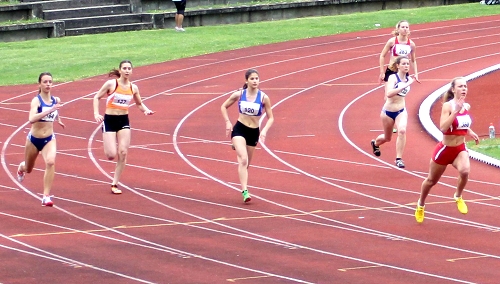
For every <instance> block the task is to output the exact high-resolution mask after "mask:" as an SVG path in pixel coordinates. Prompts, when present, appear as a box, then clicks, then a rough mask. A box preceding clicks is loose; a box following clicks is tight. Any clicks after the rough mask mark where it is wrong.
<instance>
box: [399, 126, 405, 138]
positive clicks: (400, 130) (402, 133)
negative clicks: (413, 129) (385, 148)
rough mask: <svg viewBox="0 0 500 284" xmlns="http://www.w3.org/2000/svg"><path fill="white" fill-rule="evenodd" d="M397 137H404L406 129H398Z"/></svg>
mask: <svg viewBox="0 0 500 284" xmlns="http://www.w3.org/2000/svg"><path fill="white" fill-rule="evenodd" d="M398 135H399V136H402V135H406V127H402V128H398Z"/></svg>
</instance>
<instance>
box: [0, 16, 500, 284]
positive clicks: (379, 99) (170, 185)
mask: <svg viewBox="0 0 500 284" xmlns="http://www.w3.org/2000/svg"><path fill="white" fill-rule="evenodd" d="M499 22H500V16H495V17H484V18H475V19H469V20H460V21H447V22H440V23H431V24H423V25H412V38H413V39H414V41H415V42H416V43H417V46H418V49H417V56H418V67H419V70H420V79H421V81H422V84H417V85H414V86H412V91H411V94H410V95H409V96H408V97H407V108H408V112H409V125H408V134H407V135H408V136H407V137H408V141H407V146H406V151H405V157H404V159H405V162H406V165H407V168H406V169H404V170H400V169H397V168H395V167H394V166H393V160H394V156H395V144H394V142H390V143H389V144H387V145H383V146H382V149H381V150H382V156H381V157H380V158H377V157H374V156H373V155H372V154H371V149H370V144H369V142H370V140H371V139H373V138H374V137H375V136H376V135H378V134H379V133H380V131H381V127H382V126H381V121H380V119H379V112H380V109H381V107H382V105H383V91H382V89H381V88H380V86H378V85H377V83H376V80H377V76H378V65H377V62H378V55H379V53H380V50H381V49H382V47H383V45H384V43H385V42H386V41H387V39H388V38H389V36H390V29H380V30H373V31H365V32H359V33H352V34H343V35H334V36H327V37H320V38H313V39H307V40H299V41H292V42H286V43H280V44H272V45H265V46H259V47H253V48H249V49H241V50H234V51H228V52H222V53H216V54H209V55H205V56H200V57H193V58H187V59H182V60H177V61H172V62H167V63H162V64H156V65H151V66H146V67H141V68H135V69H134V79H135V83H137V84H138V85H139V87H140V89H141V94H142V95H143V97H144V98H145V99H146V102H147V105H148V106H149V107H150V108H151V109H153V110H155V111H156V113H155V115H154V116H151V117H145V116H142V114H141V113H140V112H139V111H137V110H136V109H135V108H133V109H132V110H131V114H130V116H131V123H132V127H133V134H132V136H133V138H132V147H131V150H130V155H129V160H128V166H127V168H126V170H125V173H124V176H123V178H122V188H123V189H124V190H125V192H124V194H122V195H120V196H115V195H112V194H111V193H110V192H109V183H110V177H111V175H112V171H113V168H114V163H112V162H108V161H107V160H106V159H105V157H104V154H103V150H102V141H101V135H100V132H99V127H98V125H97V124H95V122H94V121H93V115H92V107H91V100H90V98H91V97H92V96H93V92H95V91H97V90H98V89H99V87H100V86H101V85H102V83H103V82H104V80H106V77H105V76H98V77H95V78H89V79H85V80H81V81H77V82H71V83H67V84H61V85H59V86H57V87H55V88H54V90H53V94H54V95H57V96H61V97H62V98H63V100H64V101H65V102H66V104H65V106H64V107H63V109H62V110H61V112H62V116H63V119H64V120H65V123H66V126H67V127H66V129H64V130H60V129H58V126H57V125H56V126H55V127H56V131H57V141H58V157H57V165H56V167H57V174H56V179H55V182H54V188H53V190H52V193H53V194H54V195H55V198H54V200H55V205H56V206H55V207H54V208H45V207H41V206H40V199H39V198H40V193H41V192H42V188H41V186H42V176H43V169H44V165H43V163H42V159H41V158H39V160H38V161H37V165H36V168H35V171H34V172H33V173H31V174H30V175H28V176H27V178H26V179H25V181H24V182H23V183H22V184H19V183H18V182H17V181H16V180H15V178H14V174H15V171H16V166H17V164H18V163H19V162H20V161H21V160H22V158H23V150H24V149H23V145H24V140H25V136H26V133H27V125H26V124H25V122H26V120H27V116H28V115H27V110H28V108H29V106H28V105H29V101H30V99H31V98H32V97H33V96H34V95H35V93H34V91H35V90H36V86H34V85H32V86H16V87H2V88H0V108H1V110H2V114H3V115H2V117H3V119H2V121H1V122H0V132H1V137H2V139H1V143H2V144H1V146H2V152H1V161H2V165H3V169H4V171H2V172H1V173H0V175H1V183H0V192H1V200H2V208H1V209H0V222H1V230H0V237H1V238H0V267H1V268H0V283H39V282H41V281H45V282H51V283H68V282H70V283H89V282H91V281H94V282H96V283H136V282H139V283H141V282H142V283H226V282H236V283H294V282H296V283H417V282H422V283H446V282H459V283H496V282H497V281H498V280H497V279H499V278H500V271H499V270H498V267H499V266H500V246H498V231H499V230H500V220H499V219H498V218H495V217H494V216H497V215H498V212H499V211H500V201H499V198H498V189H499V184H500V175H499V174H498V169H496V168H494V167H491V166H488V165H484V164H482V163H479V162H475V161H472V165H471V166H472V172H471V176H470V181H469V183H468V186H467V188H466V193H465V194H464V198H465V199H466V201H467V203H468V206H469V214H467V215H465V216H464V215H461V214H460V213H459V212H458V211H457V209H456V206H455V203H454V201H453V199H452V195H453V192H454V186H455V184H456V175H457V173H456V171H455V170H454V169H453V168H451V167H450V168H449V169H448V170H447V171H446V173H445V176H444V177H443V179H442V180H441V181H442V184H440V185H437V186H436V187H435V188H434V189H433V191H432V192H431V196H430V197H429V199H428V201H427V207H426V219H425V222H424V223H423V224H417V223H416V222H415V219H414V217H413V213H414V207H415V202H416V200H417V199H418V194H419V190H420V184H421V183H422V180H423V178H424V177H425V176H426V173H427V171H428V163H429V158H430V153H431V151H432V149H433V147H434V145H435V143H436V142H435V141H434V140H433V139H432V138H431V137H430V136H429V135H428V134H427V133H426V131H425V130H424V129H423V128H422V126H421V125H420V123H419V120H418V117H417V112H418V107H419V105H420V103H421V102H422V101H423V99H424V98H425V97H426V96H427V95H428V94H430V93H431V92H432V91H433V90H436V89H437V88H439V87H441V86H443V85H445V84H446V83H448V82H449V81H450V80H451V78H453V77H455V76H463V75H468V74H471V73H473V72H475V71H478V70H482V69H484V68H487V67H489V66H492V65H494V64H496V63H497V62H499V61H500V45H499V44H498V42H499V41H500V31H499V29H498V28H497V27H498V23H499ZM485 50H487V52H485ZM117 64H118V62H117ZM111 67H113V66H110V68H111ZM253 67H255V68H258V70H259V72H260V74H261V88H262V89H263V90H264V91H265V92H266V93H268V94H269V95H270V97H271V100H272V102H273V103H274V113H275V117H276V121H275V124H274V126H273V127H272V128H271V130H270V132H269V136H268V138H267V141H266V144H265V145H261V146H260V147H259V148H258V150H257V152H256V155H255V157H254V160H253V161H252V164H253V165H252V167H251V168H250V180H249V185H250V187H249V189H250V191H251V193H252V194H253V197H254V199H253V200H252V202H251V203H250V204H242V198H241V195H240V193H239V189H238V178H237V172H236V157H235V153H234V151H232V150H231V148H230V147H229V140H228V139H227V138H226V137H225V136H224V134H225V129H224V122H223V121H222V118H221V115H220V110H219V109H220V105H221V104H222V102H223V100H224V99H225V98H226V97H227V96H228V94H229V93H231V92H232V91H234V90H235V89H237V88H238V87H240V86H241V84H242V83H243V79H244V78H243V75H244V72H245V70H246V69H248V68H253ZM490 76H493V77H490ZM495 76H496V77H495ZM488 78H498V76H497V74H495V73H493V74H491V75H488V76H485V77H482V78H480V79H477V80H476V81H473V82H471V83H470V92H469V93H470V94H469V102H470V103H471V105H472V109H471V111H472V113H473V115H474V123H473V125H472V126H473V129H474V130H475V131H476V132H478V134H480V135H486V132H487V124H489V121H487V120H489V119H490V118H492V115H493V113H495V115H497V116H496V117H495V118H494V119H495V121H497V122H498V121H499V119H498V108H495V109H492V108H491V106H492V105H493V104H492V103H491V100H492V99H493V100H495V99H496V98H495V97H494V94H493V93H487V92H484V91H480V90H481V86H483V85H486V84H487V82H491V81H488ZM34 79H35V78H34ZM494 81H497V79H494ZM497 102H498V100H496V102H495V103H497ZM101 105H102V104H101ZM497 106H498V104H497ZM488 109H490V110H491V113H488V111H487V110H488ZM230 112H231V118H232V120H233V121H234V120H235V118H236V115H237V114H236V112H237V111H236V109H235V108H232V109H230ZM482 117H487V118H486V119H485V118H482ZM476 118H477V119H476ZM486 121H487V122H486Z"/></svg>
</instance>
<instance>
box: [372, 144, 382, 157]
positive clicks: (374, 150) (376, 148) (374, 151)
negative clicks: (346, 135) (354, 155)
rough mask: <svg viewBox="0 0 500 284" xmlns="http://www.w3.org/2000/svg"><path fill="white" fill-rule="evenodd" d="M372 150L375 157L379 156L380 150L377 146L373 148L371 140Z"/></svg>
mask: <svg viewBox="0 0 500 284" xmlns="http://www.w3.org/2000/svg"><path fill="white" fill-rule="evenodd" d="M372 148H373V154H374V155H375V156H377V157H379V156H380V148H379V147H378V146H375V140H372Z"/></svg>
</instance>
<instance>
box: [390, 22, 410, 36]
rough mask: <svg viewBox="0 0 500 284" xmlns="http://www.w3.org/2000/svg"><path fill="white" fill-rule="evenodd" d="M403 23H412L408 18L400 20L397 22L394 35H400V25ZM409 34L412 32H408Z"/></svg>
mask: <svg viewBox="0 0 500 284" xmlns="http://www.w3.org/2000/svg"><path fill="white" fill-rule="evenodd" d="M402 23H408V25H410V22H408V21H407V20H401V21H399V22H398V23H397V24H396V28H395V29H394V30H393V31H392V35H394V36H398V35H399V27H400V26H401V24H402ZM408 34H410V33H409V32H408Z"/></svg>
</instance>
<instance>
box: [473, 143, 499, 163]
mask: <svg viewBox="0 0 500 284" xmlns="http://www.w3.org/2000/svg"><path fill="white" fill-rule="evenodd" d="M467 148H469V149H471V150H474V151H476V152H479V153H481V154H484V155H487V156H490V157H493V158H495V159H497V160H500V138H494V139H489V138H487V139H481V141H480V142H479V144H478V145H476V143H475V142H474V141H468V142H467Z"/></svg>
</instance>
